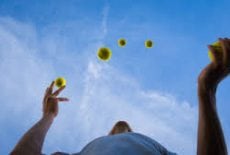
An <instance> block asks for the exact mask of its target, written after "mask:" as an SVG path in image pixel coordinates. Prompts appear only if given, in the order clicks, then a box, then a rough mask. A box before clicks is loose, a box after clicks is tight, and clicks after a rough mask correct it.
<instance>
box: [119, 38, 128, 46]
mask: <svg viewBox="0 0 230 155" xmlns="http://www.w3.org/2000/svg"><path fill="white" fill-rule="evenodd" d="M118 45H119V46H120V47H124V46H125V45H126V40H125V39H123V38H121V39H119V40H118Z"/></svg>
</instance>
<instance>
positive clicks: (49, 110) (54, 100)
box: [43, 81, 69, 117]
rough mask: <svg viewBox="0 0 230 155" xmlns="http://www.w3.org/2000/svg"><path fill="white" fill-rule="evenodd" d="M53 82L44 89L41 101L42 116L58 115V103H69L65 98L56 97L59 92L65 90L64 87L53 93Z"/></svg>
mask: <svg viewBox="0 0 230 155" xmlns="http://www.w3.org/2000/svg"><path fill="white" fill-rule="evenodd" d="M53 87H54V81H53V82H52V83H51V85H50V86H49V87H48V88H47V89H46V92H45V95H44V99H43V115H48V114H51V115H53V116H54V117H55V116H57V114H58V102H59V101H69V99H68V98H66V97H57V96H58V95H59V94H60V92H61V91H62V90H63V89H64V88H65V86H63V87H61V88H59V89H58V90H56V91H55V92H53Z"/></svg>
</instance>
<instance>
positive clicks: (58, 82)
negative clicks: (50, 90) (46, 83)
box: [55, 77, 66, 88]
mask: <svg viewBox="0 0 230 155" xmlns="http://www.w3.org/2000/svg"><path fill="white" fill-rule="evenodd" d="M55 85H56V86H57V87H58V88H60V87H63V86H65V85H66V80H65V79H64V78H63V77H58V78H57V79H56V80H55Z"/></svg>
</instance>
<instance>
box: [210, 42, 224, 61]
mask: <svg viewBox="0 0 230 155" xmlns="http://www.w3.org/2000/svg"><path fill="white" fill-rule="evenodd" d="M212 46H213V47H214V48H215V49H216V51H218V52H221V50H222V49H221V46H220V42H219V41H217V42H214V43H213V44H212ZM208 57H209V59H210V60H211V61H214V55H213V54H212V52H211V51H210V50H209V51H208Z"/></svg>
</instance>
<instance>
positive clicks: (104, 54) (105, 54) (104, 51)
mask: <svg viewBox="0 0 230 155" xmlns="http://www.w3.org/2000/svg"><path fill="white" fill-rule="evenodd" d="M97 56H98V59H100V60H103V61H109V59H110V58H111V56H112V51H111V50H110V49H109V48H107V47H101V48H99V49H98V52H97Z"/></svg>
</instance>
